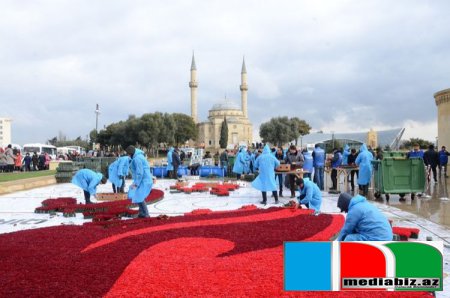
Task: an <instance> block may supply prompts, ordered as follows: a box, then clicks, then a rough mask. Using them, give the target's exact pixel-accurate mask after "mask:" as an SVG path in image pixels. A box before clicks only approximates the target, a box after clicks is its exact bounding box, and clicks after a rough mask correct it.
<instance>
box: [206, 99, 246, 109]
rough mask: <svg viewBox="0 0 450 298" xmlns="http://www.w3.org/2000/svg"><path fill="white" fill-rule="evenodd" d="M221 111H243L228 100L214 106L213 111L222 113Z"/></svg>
mask: <svg viewBox="0 0 450 298" xmlns="http://www.w3.org/2000/svg"><path fill="white" fill-rule="evenodd" d="M221 110H238V111H240V110H241V107H240V106H238V105H237V104H235V103H234V102H232V101H229V100H226V101H223V102H219V103H216V104H215V105H213V107H212V109H211V111H221Z"/></svg>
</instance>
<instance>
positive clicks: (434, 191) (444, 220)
mask: <svg viewBox="0 0 450 298" xmlns="http://www.w3.org/2000/svg"><path fill="white" fill-rule="evenodd" d="M449 188H450V178H446V179H445V178H443V177H442V178H440V179H438V182H437V183H436V182H434V181H431V183H430V185H429V186H428V187H427V189H426V190H425V192H424V194H423V195H422V196H416V197H415V198H414V199H413V200H411V194H406V196H405V197H404V198H405V201H400V200H399V199H400V197H399V195H390V198H389V202H386V198H385V195H382V197H381V198H380V199H375V198H374V197H373V196H372V197H371V199H372V200H375V201H377V202H379V203H384V204H387V205H389V206H392V207H396V208H398V209H401V210H403V211H406V212H409V213H413V214H416V215H418V216H420V217H423V218H425V219H427V220H429V221H432V222H434V223H437V224H440V225H443V226H445V227H447V228H450V198H449V192H448V191H449Z"/></svg>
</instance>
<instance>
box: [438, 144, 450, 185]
mask: <svg viewBox="0 0 450 298" xmlns="http://www.w3.org/2000/svg"><path fill="white" fill-rule="evenodd" d="M449 155H450V153H448V151H447V149H446V148H445V146H442V148H441V151H439V177H441V174H442V170H444V178H447V177H448V176H447V164H448V156H449Z"/></svg>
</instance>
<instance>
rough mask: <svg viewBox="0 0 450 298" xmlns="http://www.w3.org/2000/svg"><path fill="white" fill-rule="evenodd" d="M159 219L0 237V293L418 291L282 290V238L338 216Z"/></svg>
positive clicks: (333, 225) (317, 231)
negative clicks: (105, 226)
mask: <svg viewBox="0 0 450 298" xmlns="http://www.w3.org/2000/svg"><path fill="white" fill-rule="evenodd" d="M164 219H165V220H157V219H154V218H152V219H133V220H128V221H119V220H111V221H109V222H111V225H110V226H109V228H107V229H105V228H104V226H102V227H99V226H97V225H96V224H97V223H91V224H89V225H84V226H59V227H50V228H43V229H36V230H27V231H21V232H15V233H9V234H3V235H0V243H2V245H1V246H0V276H1V277H2V278H1V279H0V297H49V296H54V297H103V296H106V297H138V296H140V297H205V296H208V297H243V296H246V297H280V296H283V297H371V298H376V297H420V296H425V295H426V294H423V293H393V292H389V293H388V292H367V293H365V292H352V293H350V292H345V293H331V292H323V293H320V292H319V293H318V292H303V293H297V292H290V293H287V292H284V291H283V248H282V245H283V241H301V240H308V241H326V240H328V239H330V238H331V237H332V236H333V235H335V234H336V233H338V231H339V230H340V229H341V227H342V225H343V223H344V218H343V216H341V215H329V214H321V215H319V216H311V213H310V212H308V210H299V209H296V210H293V209H287V208H269V209H254V208H253V207H246V208H243V209H241V210H236V211H231V212H213V213H210V214H198V215H195V214H191V215H190V216H184V217H169V218H167V217H164ZM425 297H430V296H425Z"/></svg>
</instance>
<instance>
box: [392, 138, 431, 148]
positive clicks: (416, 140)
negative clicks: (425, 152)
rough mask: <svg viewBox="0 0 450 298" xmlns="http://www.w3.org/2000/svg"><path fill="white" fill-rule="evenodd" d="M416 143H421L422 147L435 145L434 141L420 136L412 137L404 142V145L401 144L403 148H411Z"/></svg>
mask: <svg viewBox="0 0 450 298" xmlns="http://www.w3.org/2000/svg"><path fill="white" fill-rule="evenodd" d="M414 144H419V146H420V148H421V149H426V148H428V146H430V145H433V143H432V142H430V141H427V140H424V139H420V138H411V139H409V140H406V141H404V142H403V144H402V146H400V147H401V148H402V149H411V148H412V147H413V146H414Z"/></svg>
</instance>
